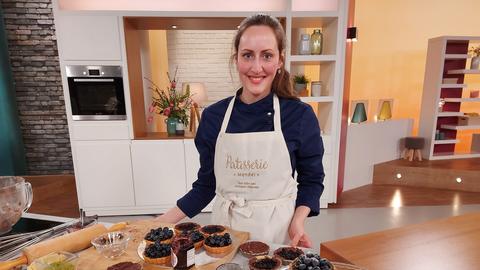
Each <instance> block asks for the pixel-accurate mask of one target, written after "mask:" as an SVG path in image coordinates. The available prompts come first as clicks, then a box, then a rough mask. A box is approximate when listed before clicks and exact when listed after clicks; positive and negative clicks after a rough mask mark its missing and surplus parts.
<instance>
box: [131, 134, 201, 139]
mask: <svg viewBox="0 0 480 270" xmlns="http://www.w3.org/2000/svg"><path fill="white" fill-rule="evenodd" d="M194 138H195V133H192V132H185V135H182V136H178V135H174V136H169V135H168V133H167V132H143V133H141V134H140V135H139V136H135V139H134V140H183V139H194Z"/></svg>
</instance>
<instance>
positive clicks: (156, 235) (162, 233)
mask: <svg viewBox="0 0 480 270" xmlns="http://www.w3.org/2000/svg"><path fill="white" fill-rule="evenodd" d="M172 238H173V230H172V229H170V228H168V227H163V228H162V227H160V228H157V229H151V230H150V231H149V232H148V233H147V234H146V235H145V238H144V239H145V241H147V244H153V243H154V242H156V241H160V242H161V243H163V244H170V243H171V242H172Z"/></svg>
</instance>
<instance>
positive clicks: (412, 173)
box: [373, 164, 480, 192]
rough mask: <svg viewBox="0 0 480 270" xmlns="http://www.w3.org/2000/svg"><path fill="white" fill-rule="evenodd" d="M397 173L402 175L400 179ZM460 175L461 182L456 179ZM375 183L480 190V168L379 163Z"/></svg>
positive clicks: (375, 170)
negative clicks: (475, 169)
mask: <svg viewBox="0 0 480 270" xmlns="http://www.w3.org/2000/svg"><path fill="white" fill-rule="evenodd" d="M397 174H401V175H402V177H401V178H400V179H398V178H397V177H396V176H397ZM458 177H460V178H461V179H462V182H461V183H458V182H457V181H456V179H457V178H458ZM373 184H382V185H404V186H417V187H428V188H439V189H450V190H461V191H471V192H480V168H479V171H471V170H469V171H465V170H452V169H448V170H446V169H438V168H425V167H406V166H392V165H387V164H378V165H375V166H374V170H373Z"/></svg>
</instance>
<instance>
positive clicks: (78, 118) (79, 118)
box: [72, 115, 127, 121]
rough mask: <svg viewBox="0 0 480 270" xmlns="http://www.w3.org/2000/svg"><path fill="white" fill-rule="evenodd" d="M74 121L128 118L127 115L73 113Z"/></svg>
mask: <svg viewBox="0 0 480 270" xmlns="http://www.w3.org/2000/svg"><path fill="white" fill-rule="evenodd" d="M72 119H73V121H89V120H95V121H96V120H105V121H107V120H126V119H127V116H126V115H72Z"/></svg>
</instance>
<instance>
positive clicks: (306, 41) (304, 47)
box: [298, 34, 310, 55]
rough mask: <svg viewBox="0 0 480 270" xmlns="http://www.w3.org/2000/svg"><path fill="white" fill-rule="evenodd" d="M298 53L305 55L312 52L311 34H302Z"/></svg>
mask: <svg viewBox="0 0 480 270" xmlns="http://www.w3.org/2000/svg"><path fill="white" fill-rule="evenodd" d="M298 53H299V54H302V55H305V54H310V35H309V34H302V35H301V38H300V43H299V44H298Z"/></svg>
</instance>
